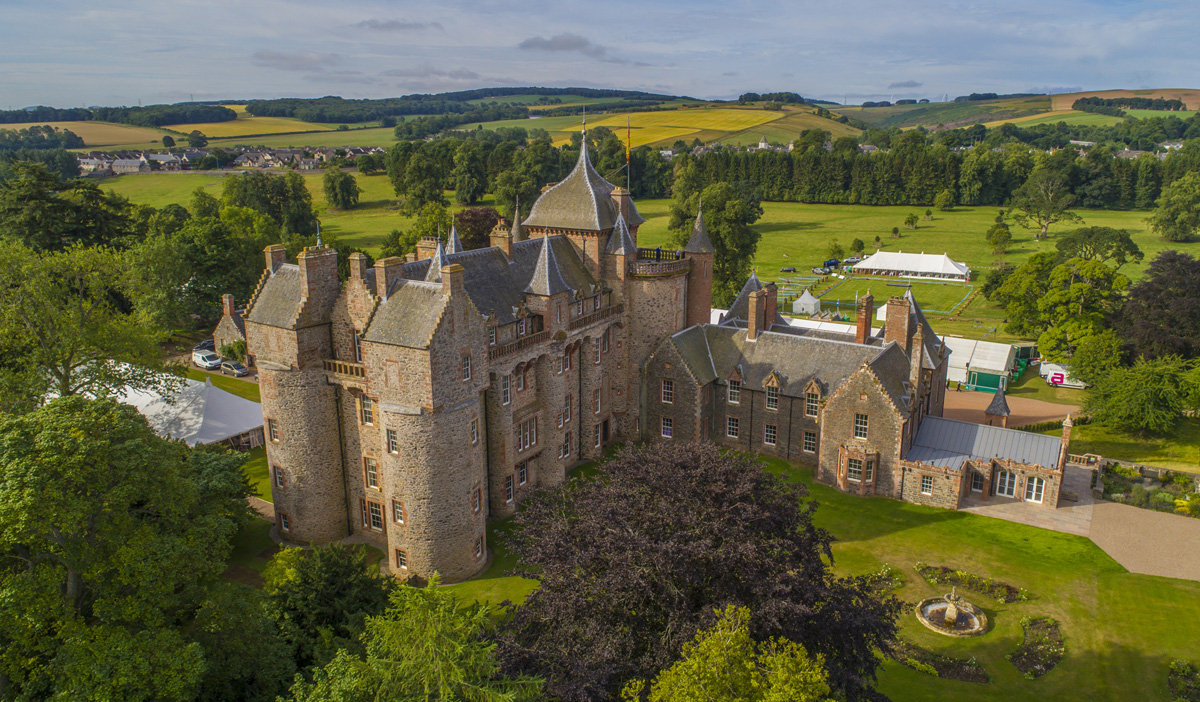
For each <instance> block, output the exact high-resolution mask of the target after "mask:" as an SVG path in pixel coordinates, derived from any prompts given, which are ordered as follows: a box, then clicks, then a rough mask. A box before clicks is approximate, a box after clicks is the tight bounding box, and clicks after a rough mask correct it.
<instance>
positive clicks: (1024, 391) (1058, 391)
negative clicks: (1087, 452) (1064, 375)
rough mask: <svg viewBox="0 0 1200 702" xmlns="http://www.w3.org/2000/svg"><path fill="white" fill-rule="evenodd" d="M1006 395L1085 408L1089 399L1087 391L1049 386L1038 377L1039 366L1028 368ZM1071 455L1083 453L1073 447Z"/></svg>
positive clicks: (1044, 380) (1043, 379)
mask: <svg viewBox="0 0 1200 702" xmlns="http://www.w3.org/2000/svg"><path fill="white" fill-rule="evenodd" d="M1005 394H1007V395H1008V396H1009V397H1024V398H1026V399H1029V400H1041V401H1042V402H1053V403H1054V404H1058V405H1077V406H1079V407H1082V406H1083V401H1084V400H1085V399H1086V398H1087V391H1086V390H1078V389H1075V388H1062V387H1058V388H1056V387H1053V386H1051V385H1049V384H1047V383H1046V379H1045V378H1043V377H1041V376H1040V375H1038V368H1037V366H1029V367H1028V368H1026V369H1025V372H1024V373H1022V374H1021V377H1020V378H1017V380H1016V382H1014V383H1013V384H1012V385H1009V386H1008V389H1007V390H1006V391H1005ZM1071 453H1083V452H1082V451H1076V450H1075V448H1074V446H1072V448H1071Z"/></svg>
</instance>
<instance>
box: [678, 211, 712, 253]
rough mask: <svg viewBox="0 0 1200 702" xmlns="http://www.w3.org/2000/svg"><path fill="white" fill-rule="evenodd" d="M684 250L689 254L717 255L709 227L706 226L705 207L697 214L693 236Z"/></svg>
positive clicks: (693, 226)
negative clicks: (709, 235) (710, 237)
mask: <svg viewBox="0 0 1200 702" xmlns="http://www.w3.org/2000/svg"><path fill="white" fill-rule="evenodd" d="M683 250H684V251H686V252H688V253H716V249H714V248H713V245H712V241H711V240H710V239H709V238H708V227H705V226H704V205H703V204H701V205H700V209H699V210H698V211H697V212H696V223H695V224H693V225H692V236H691V237H690V238H689V239H688V243H687V246H685V247H683Z"/></svg>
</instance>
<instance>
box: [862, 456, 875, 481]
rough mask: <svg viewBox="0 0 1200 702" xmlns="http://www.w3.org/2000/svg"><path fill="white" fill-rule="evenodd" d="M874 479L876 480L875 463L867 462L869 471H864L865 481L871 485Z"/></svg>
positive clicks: (872, 461)
mask: <svg viewBox="0 0 1200 702" xmlns="http://www.w3.org/2000/svg"><path fill="white" fill-rule="evenodd" d="M874 479H875V461H874V460H873V459H872V460H868V461H867V469H866V470H865V471H863V480H865V481H867V482H868V483H869V482H871V481H872V480H874Z"/></svg>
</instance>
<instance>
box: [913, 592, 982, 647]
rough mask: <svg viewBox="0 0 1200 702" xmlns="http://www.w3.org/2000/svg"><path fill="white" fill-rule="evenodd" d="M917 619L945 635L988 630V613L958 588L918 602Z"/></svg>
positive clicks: (971, 634)
mask: <svg viewBox="0 0 1200 702" xmlns="http://www.w3.org/2000/svg"><path fill="white" fill-rule="evenodd" d="M917 619H920V620H921V623H922V624H924V625H925V626H926V627H928V628H930V629H932V630H933V631H936V632H937V633H939V634H944V635H945V636H964V637H965V636H979V635H980V634H982V633H983V632H985V631H987V615H985V614H984V613H983V611H982V610H980V609H979V608H978V607H976V606H975V605H973V604H971V603H970V602H967V601H966V600H964V599H963V598H962V597H960V596H959V595H958V592H957V588H952V589H951V590H950V594H948V595H943V596H941V597H930V598H928V599H925V600H921V602H919V603H918V604H917Z"/></svg>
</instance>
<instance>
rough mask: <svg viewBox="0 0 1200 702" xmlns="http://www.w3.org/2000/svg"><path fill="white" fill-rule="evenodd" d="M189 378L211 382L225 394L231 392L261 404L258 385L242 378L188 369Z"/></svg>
mask: <svg viewBox="0 0 1200 702" xmlns="http://www.w3.org/2000/svg"><path fill="white" fill-rule="evenodd" d="M187 377H189V378H191V379H192V380H199V381H200V382H202V383H203V382H204V381H205V380H211V381H212V384H213V385H215V386H217V387H219V388H221V389H222V390H224V391H225V392H231V393H233V394H234V395H237V396H238V397H241V398H243V399H246V400H250V401H251V402H261V400H260V399H259V395H258V385H257V384H255V383H251V382H249V381H246V380H242V379H240V378H233V377H230V376H228V375H221V374H220V373H205V372H204V371H200V370H196V369H195V368H188V370H187Z"/></svg>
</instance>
